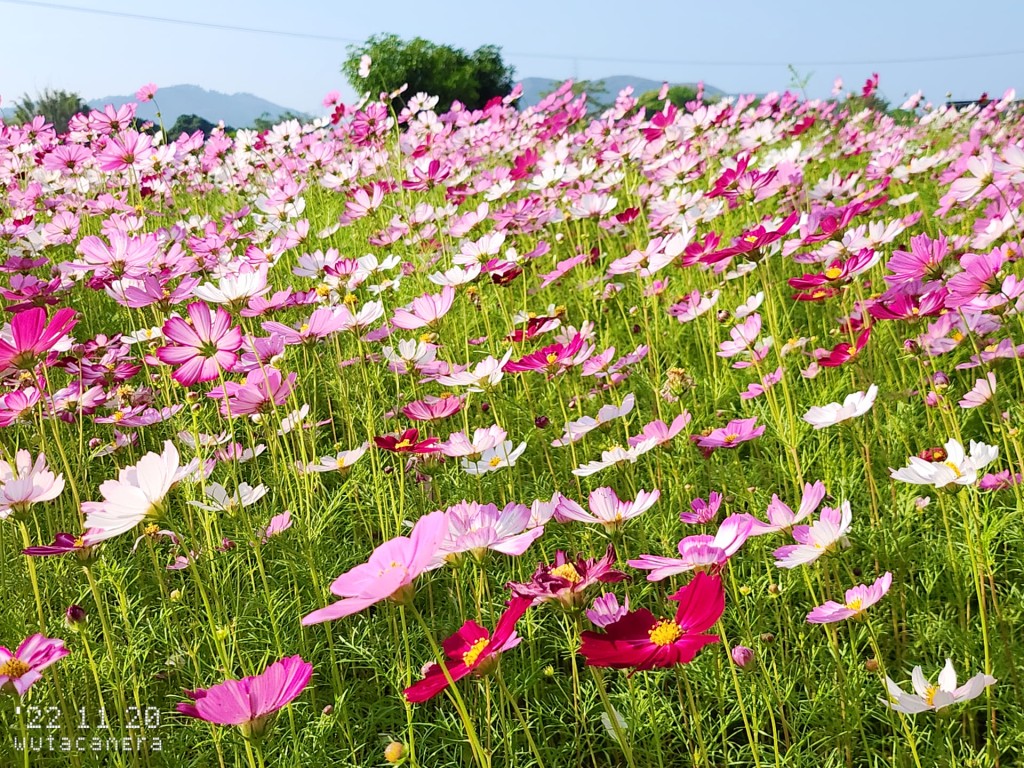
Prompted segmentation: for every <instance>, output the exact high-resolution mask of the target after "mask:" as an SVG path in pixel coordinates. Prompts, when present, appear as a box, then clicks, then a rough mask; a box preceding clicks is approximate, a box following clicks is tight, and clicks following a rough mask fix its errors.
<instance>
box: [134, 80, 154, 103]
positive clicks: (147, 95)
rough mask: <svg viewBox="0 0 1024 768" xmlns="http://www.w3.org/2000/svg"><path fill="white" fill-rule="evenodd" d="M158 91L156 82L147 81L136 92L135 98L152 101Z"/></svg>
mask: <svg viewBox="0 0 1024 768" xmlns="http://www.w3.org/2000/svg"><path fill="white" fill-rule="evenodd" d="M156 92H157V85H156V83H146V84H145V85H144V86H142V87H141V88H139V90H137V91H136V92H135V98H136V99H138V100H139V101H152V100H153V97H154V96H156Z"/></svg>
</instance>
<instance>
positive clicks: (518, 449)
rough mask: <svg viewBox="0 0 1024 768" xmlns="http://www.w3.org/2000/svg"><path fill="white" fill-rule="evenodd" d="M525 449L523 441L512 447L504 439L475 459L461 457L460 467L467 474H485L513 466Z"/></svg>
mask: <svg viewBox="0 0 1024 768" xmlns="http://www.w3.org/2000/svg"><path fill="white" fill-rule="evenodd" d="M525 450H526V443H525V442H523V443H520V444H519V445H518V446H515V447H513V443H512V441H511V440H505V441H504V442H502V443H501V445H496V446H494V447H493V448H488V449H487V450H485V451H484V452H483V453H482V454H480V458H479V459H477V460H476V461H472V460H470V459H463V460H462V469H463V470H465V472H466V474H467V475H485V474H487V473H488V472H496V471H497V470H499V469H502V468H503V467H514V466H515V464H516V460H517V459H518V458H519V457H520V456H522V455H523V451H525Z"/></svg>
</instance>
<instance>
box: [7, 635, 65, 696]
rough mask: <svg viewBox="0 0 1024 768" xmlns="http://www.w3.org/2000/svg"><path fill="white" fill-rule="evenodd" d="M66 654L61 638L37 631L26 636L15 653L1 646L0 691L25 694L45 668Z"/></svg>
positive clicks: (19, 694)
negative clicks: (47, 635) (37, 632)
mask: <svg viewBox="0 0 1024 768" xmlns="http://www.w3.org/2000/svg"><path fill="white" fill-rule="evenodd" d="M68 653H69V651H68V649H67V648H66V647H65V646H64V641H63V640H58V639H56V638H52V637H46V636H45V635H40V634H35V635H30V636H29V637H26V638H25V639H24V640H22V641H21V644H20V645H19V646H18V649H17V650H16V651H15V652H14V653H11V652H10V651H9V650H8V649H7V648H5V647H4V646H0V691H6V692H8V693H14V694H16V695H17V696H19V697H21V696H24V695H25V693H26V691H28V689H29V688H31V687H32V684H33V683H35V682H36V681H37V680H39V679H40V678H41V677H42V676H43V670H44V669H46V668H47V667H48V666H50V665H51V664H53V663H54V662H56V661H58V660H59V659H62V658H64V657H65V656H67V655H68Z"/></svg>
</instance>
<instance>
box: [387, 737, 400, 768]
mask: <svg viewBox="0 0 1024 768" xmlns="http://www.w3.org/2000/svg"><path fill="white" fill-rule="evenodd" d="M404 758H405V744H403V743H402V742H400V741H392V742H391V743H390V744H388V745H387V746H386V747H385V748H384V759H385V760H387V761H388V762H389V763H391V764H392V765H395V764H396V763H399V762H401V761H402V760H403V759H404Z"/></svg>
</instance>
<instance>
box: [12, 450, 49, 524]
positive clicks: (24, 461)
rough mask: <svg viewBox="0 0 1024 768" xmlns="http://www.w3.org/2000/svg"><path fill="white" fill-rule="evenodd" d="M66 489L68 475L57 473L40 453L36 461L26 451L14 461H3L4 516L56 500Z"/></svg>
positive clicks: (16, 456) (22, 451)
mask: <svg viewBox="0 0 1024 768" xmlns="http://www.w3.org/2000/svg"><path fill="white" fill-rule="evenodd" d="M63 490H64V475H55V474H54V473H53V472H51V471H49V469H48V468H47V466H46V455H45V454H43V453H40V454H39V455H38V456H37V457H36V460H35V463H33V462H32V455H31V454H30V453H29V452H28V451H26V450H23V449H22V450H19V451H18V452H17V454H15V460H14V464H13V465H12V464H8V463H7V462H6V461H3V460H0V519H3V518H6V517H8V516H9V515H11V514H24V513H25V512H27V511H28V508H29V507H30V506H31V505H33V504H38V503H39V502H41V501H52V500H53V499H55V498H57V497H58V496H60V494H61V492H62V491H63Z"/></svg>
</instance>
